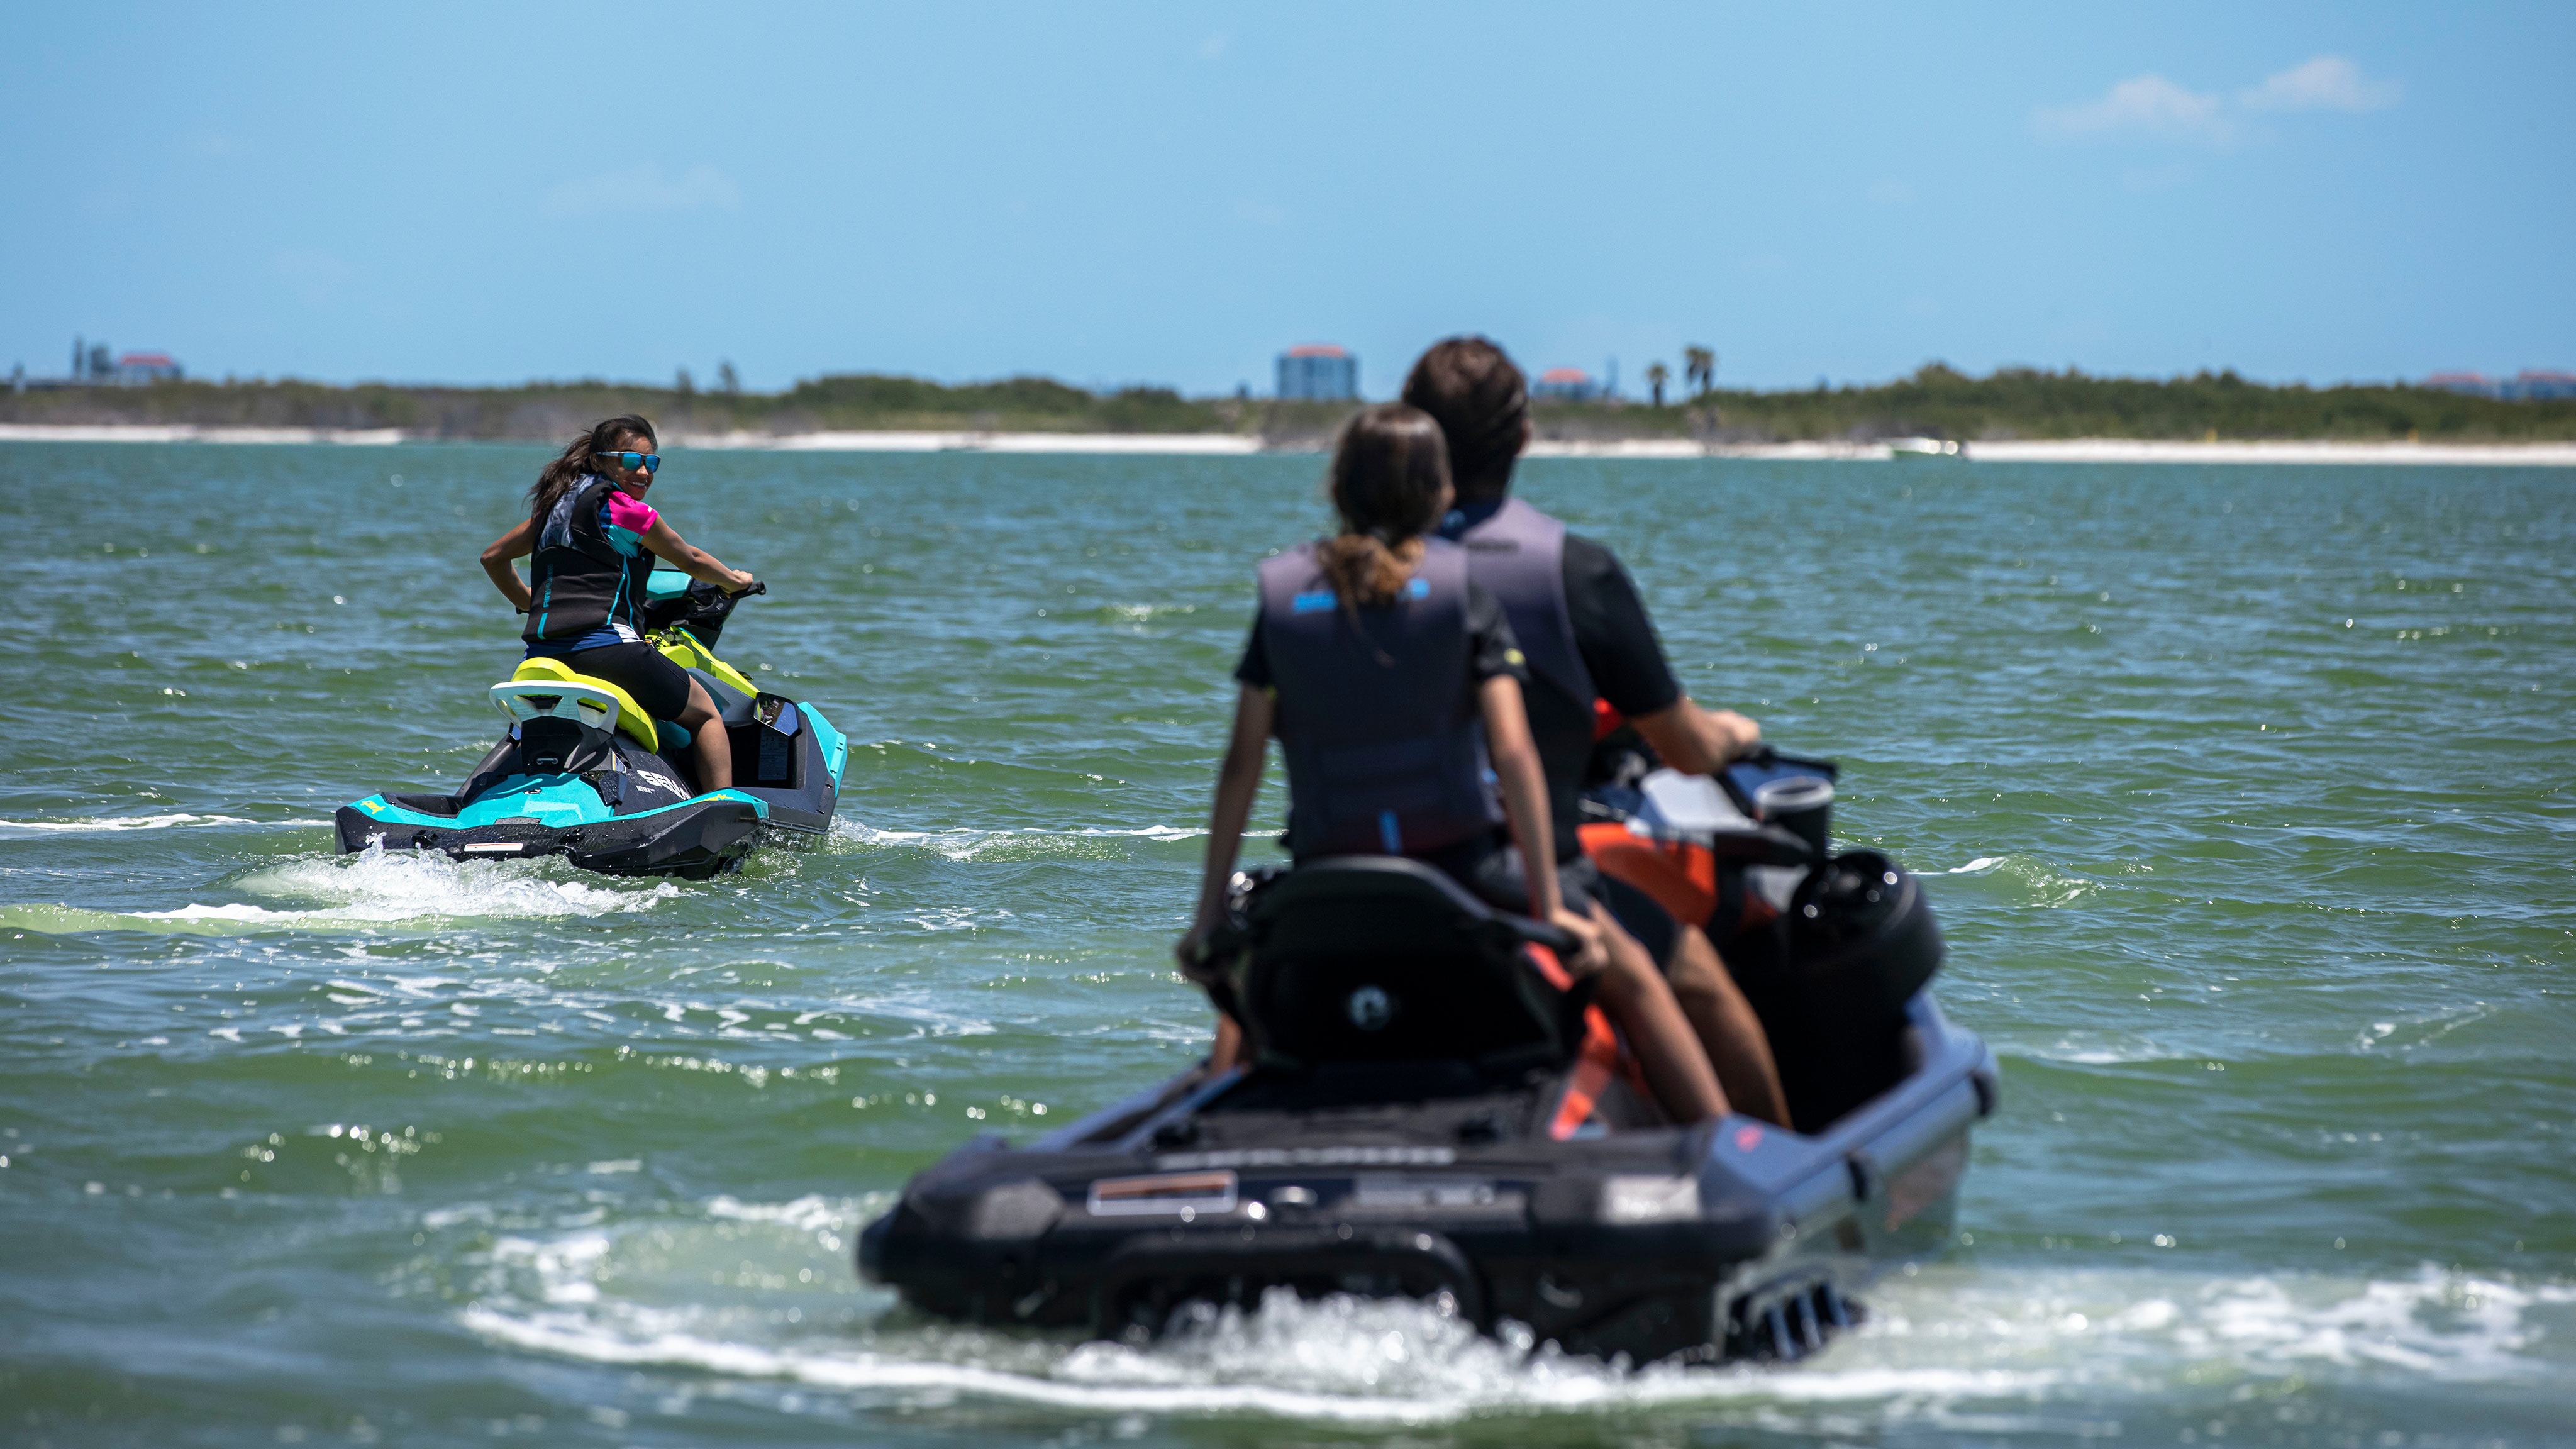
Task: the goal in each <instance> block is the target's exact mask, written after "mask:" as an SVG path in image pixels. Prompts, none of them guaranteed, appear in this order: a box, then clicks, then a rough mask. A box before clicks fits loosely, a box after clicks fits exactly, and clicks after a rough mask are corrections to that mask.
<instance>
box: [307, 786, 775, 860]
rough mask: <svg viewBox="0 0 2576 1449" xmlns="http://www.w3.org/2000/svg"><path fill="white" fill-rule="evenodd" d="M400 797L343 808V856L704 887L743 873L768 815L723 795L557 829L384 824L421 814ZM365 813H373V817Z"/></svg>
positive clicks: (525, 824)
mask: <svg viewBox="0 0 2576 1449" xmlns="http://www.w3.org/2000/svg"><path fill="white" fill-rule="evenodd" d="M580 788H587V787H580ZM402 798H403V797H400V796H384V795H375V796H370V797H368V798H367V799H365V800H362V801H359V802H358V803H357V804H355V805H343V806H341V807H340V809H339V812H338V814H337V815H336V816H335V817H334V818H333V826H334V828H335V830H336V831H337V834H338V837H339V839H338V843H339V848H340V853H341V854H343V855H348V854H354V853H356V852H358V851H361V850H365V849H367V848H369V847H370V846H375V847H379V848H382V849H385V850H436V851H440V852H443V853H445V854H446V855H447V856H448V857H449V858H451V859H455V860H520V859H526V858H528V857H531V856H541V855H560V856H565V857H567V858H568V859H569V860H570V861H571V863H572V864H574V865H576V866H578V867H580V868H581V869H583V870H593V871H598V872H600V873H602V874H604V875H668V876H678V877H680V878H681V879H683V880H705V879H707V878H709V877H711V876H715V875H720V874H723V873H724V872H726V871H730V870H734V869H737V868H739V867H740V866H741V864H742V861H743V857H745V856H747V855H749V854H750V853H751V850H752V847H753V846H755V845H756V844H758V843H759V841H760V838H761V835H762V825H763V822H764V819H765V817H766V815H767V809H766V807H765V805H764V804H763V803H762V802H761V801H759V800H757V799H753V798H751V797H749V796H745V795H738V794H735V793H733V792H731V791H720V792H718V793H716V794H713V795H701V796H698V797H696V798H695V799H692V800H688V801H684V802H683V803H681V804H678V805H674V806H670V807H667V808H665V809H662V810H657V811H653V812H652V813H650V814H644V815H621V816H612V817H610V818H609V819H606V820H599V821H593V822H590V823H587V824H582V825H571V826H561V827H555V826H548V825H544V824H540V823H537V822H536V821H534V820H531V819H520V820H504V821H499V822H496V823H494V824H489V825H472V826H465V825H459V824H457V823H456V822H454V821H449V822H447V823H445V824H443V825H442V824H437V823H419V822H416V821H406V820H402V819H388V818H386V817H388V816H399V815H416V814H419V813H421V812H418V811H412V810H406V809H404V808H403V807H402V805H401V804H400V803H398V802H400V801H401V800H402ZM369 807H374V813H370V808H369Z"/></svg>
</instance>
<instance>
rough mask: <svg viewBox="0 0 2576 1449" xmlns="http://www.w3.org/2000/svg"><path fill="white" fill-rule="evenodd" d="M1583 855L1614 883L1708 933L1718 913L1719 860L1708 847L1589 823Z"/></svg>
mask: <svg viewBox="0 0 2576 1449" xmlns="http://www.w3.org/2000/svg"><path fill="white" fill-rule="evenodd" d="M1582 834H1583V853H1584V854H1586V855H1588V856H1590V857H1592V863H1593V864H1595V865H1597V866H1599V867H1600V868H1601V873H1602V874H1603V875H1606V876H1608V877H1610V878H1611V879H1612V880H1618V881H1625V882H1627V883H1628V884H1630V885H1632V886H1635V887H1636V888H1637V889H1639V890H1641V891H1644V892H1645V893H1646V894H1648V895H1650V896H1653V897H1654V898H1655V904H1657V905H1659V906H1662V907H1663V908H1664V909H1665V910H1666V911H1667V912H1669V913H1670V914H1671V915H1672V918H1673V919H1674V920H1677V921H1680V922H1682V923H1684V924H1685V925H1692V926H1698V927H1701V928H1703V929H1705V928H1706V927H1707V926H1708V923H1709V917H1710V916H1711V915H1713V914H1714V913H1715V912H1716V910H1717V857H1716V855H1714V854H1713V853H1711V852H1710V851H1709V849H1708V848H1707V847H1706V846H1700V845H1689V844H1685V843H1683V842H1681V841H1672V840H1653V839H1649V838H1647V837H1646V836H1642V835H1638V834H1635V833H1633V832H1631V831H1630V830H1629V829H1628V827H1627V826H1625V825H1618V824H1598V825H1586V826H1584V827H1583V829H1582Z"/></svg>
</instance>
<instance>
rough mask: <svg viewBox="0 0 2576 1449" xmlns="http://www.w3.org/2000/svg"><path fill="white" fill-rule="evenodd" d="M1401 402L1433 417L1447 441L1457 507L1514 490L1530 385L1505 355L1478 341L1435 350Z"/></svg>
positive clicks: (1455, 340)
mask: <svg viewBox="0 0 2576 1449" xmlns="http://www.w3.org/2000/svg"><path fill="white" fill-rule="evenodd" d="M1404 400H1405V401H1406V402H1409V403H1411V404H1413V405H1414V406H1415V407H1418V408H1420V409H1422V410H1423V411H1424V412H1426V413H1429V414H1431V416H1432V418H1433V419H1434V420H1436V421H1437V422H1438V423H1439V424H1440V431H1441V432H1442V433H1443V434H1445V435H1447V437H1448V439H1449V471H1450V474H1451V477H1452V479H1453V480H1454V481H1455V482H1456V483H1457V485H1458V498H1459V501H1461V502H1464V503H1483V502H1487V501H1490V500H1492V499H1496V498H1500V497H1502V496H1503V492H1504V490H1506V489H1508V488H1510V487H1511V486H1512V463H1513V461H1514V460H1515V459H1517V458H1518V457H1520V452H1521V429H1522V427H1523V426H1524V425H1525V424H1526V422H1527V421H1528V418H1529V383H1528V381H1527V380H1526V379H1525V378H1523V377H1522V376H1521V370H1520V368H1519V367H1517V366H1516V365H1514V364H1513V362H1512V360H1511V358H1510V357H1509V356H1508V355H1506V354H1505V353H1504V351H1503V349H1501V348H1500V347H1497V346H1495V345H1494V344H1493V343H1492V342H1490V341H1488V340H1486V339H1485V338H1482V337H1452V338H1450V339H1449V340H1447V341H1445V342H1442V343H1440V344H1438V345H1436V346H1434V347H1433V348H1432V349H1431V350H1430V351H1429V352H1426V353H1424V354H1422V360H1421V361H1419V362H1416V363H1415V364H1413V373H1412V375H1411V376H1409V377H1407V378H1405V380H1404Z"/></svg>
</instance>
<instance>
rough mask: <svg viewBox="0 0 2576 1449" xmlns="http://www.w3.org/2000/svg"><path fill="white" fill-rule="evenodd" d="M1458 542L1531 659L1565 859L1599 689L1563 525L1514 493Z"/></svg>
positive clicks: (1535, 727) (1538, 735) (1575, 837)
mask: <svg viewBox="0 0 2576 1449" xmlns="http://www.w3.org/2000/svg"><path fill="white" fill-rule="evenodd" d="M1458 542H1459V546H1460V547H1462V548H1464V549H1465V550H1466V552H1467V572H1468V574H1469V576H1470V577H1472V578H1474V579H1475V581H1476V582H1477V583H1479V584H1482V585H1484V587H1485V589H1486V591H1487V592H1489V593H1491V594H1493V596H1494V597H1495V598H1497V599H1499V600H1501V601H1502V605H1503V617H1504V618H1506V619H1509V620H1510V621H1511V625H1512V637H1513V638H1514V639H1515V640H1517V641H1518V642H1519V644H1520V646H1521V655H1522V657H1523V658H1525V659H1527V660H1528V661H1529V671H1530V688H1529V693H1528V695H1527V697H1526V708H1527V710H1528V713H1529V721H1530V743H1531V744H1533V745H1535V746H1536V747H1537V749H1538V763H1539V769H1540V770H1541V771H1542V772H1543V773H1545V774H1546V776H1547V797H1548V815H1549V818H1550V822H1551V823H1552V824H1553V825H1554V827H1555V833H1556V854H1557V858H1558V859H1559V860H1572V859H1576V858H1578V857H1580V856H1581V854H1582V851H1583V844H1582V834H1581V831H1580V829H1579V827H1580V826H1581V825H1582V823H1583V814H1582V806H1581V794H1582V789H1583V773H1584V769H1585V767H1586V765H1587V764H1588V763H1589V762H1590V761H1591V758H1592V724H1593V720H1592V704H1593V698H1594V696H1595V694H1596V692H1597V691H1596V688H1595V686H1594V685H1593V682H1592V671H1591V670H1590V669H1588V668H1586V667H1584V663H1583V651H1582V649H1581V647H1580V646H1579V645H1577V644H1576V642H1575V638H1574V616H1573V614H1572V613H1571V612H1570V611H1569V610H1568V609H1567V608H1566V603H1565V525H1564V524H1563V523H1561V522H1559V521H1557V520H1556V519H1553V518H1550V517H1548V516H1547V515H1546V514H1544V513H1541V512H1539V511H1538V510H1537V509H1535V508H1532V507H1530V506H1529V505H1528V504H1526V503H1523V502H1522V501H1520V500H1519V499H1517V498H1514V499H1510V500H1508V501H1507V502H1505V503H1504V504H1503V506H1502V507H1500V508H1498V509H1495V510H1494V512H1493V514H1492V516H1491V517H1488V518H1486V519H1485V520H1484V521H1483V522H1481V523H1478V524H1477V525H1476V526H1475V527H1473V528H1470V529H1468V530H1467V531H1466V532H1465V533H1464V534H1462V535H1461V536H1460V537H1459V540H1458ZM1550 696H1554V697H1553V698H1551V697H1550Z"/></svg>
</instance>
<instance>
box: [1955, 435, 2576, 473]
mask: <svg viewBox="0 0 2576 1449" xmlns="http://www.w3.org/2000/svg"><path fill="white" fill-rule="evenodd" d="M1963 447H1964V450H1965V452H1966V453H1967V454H1968V456H1970V457H1972V458H1976V459H1980V460H1982V461H1985V462H1988V463H2412V464H2431V465H2436V466H2449V467H2486V468H2495V467H2506V468H2565V467H2571V466H2576V443H2344V442H2304V443H2300V442H2280V443H2273V442H2233V443H2231V442H2218V443H2172V442H2150V441H2146V440H2143V439H2136V438H2069V439H2065V440H2063V441H2056V442H2014V443H1968V444H1965V445H1963Z"/></svg>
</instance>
